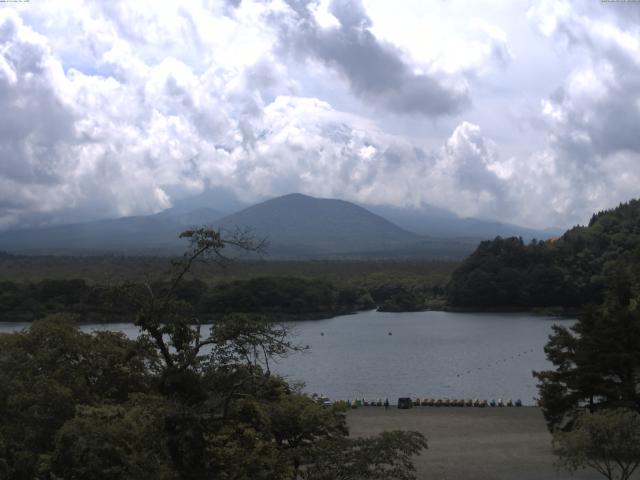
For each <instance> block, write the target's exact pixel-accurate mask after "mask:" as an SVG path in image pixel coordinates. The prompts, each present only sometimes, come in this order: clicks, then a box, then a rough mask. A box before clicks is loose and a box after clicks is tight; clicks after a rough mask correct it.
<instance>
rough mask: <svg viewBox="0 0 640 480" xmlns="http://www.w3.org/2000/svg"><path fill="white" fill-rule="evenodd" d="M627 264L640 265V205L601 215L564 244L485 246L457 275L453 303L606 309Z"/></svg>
mask: <svg viewBox="0 0 640 480" xmlns="http://www.w3.org/2000/svg"><path fill="white" fill-rule="evenodd" d="M623 264H640V200H632V201H630V202H628V203H624V204H621V205H619V206H618V207H617V208H615V209H612V210H607V211H603V212H599V213H597V214H595V215H593V217H592V218H591V221H590V222H589V225H588V226H586V227H582V226H577V227H574V228H572V229H570V230H568V231H567V232H566V233H565V234H564V235H562V237H560V238H558V239H551V240H547V241H544V242H539V241H535V240H534V241H532V242H531V243H529V244H525V243H524V242H523V240H522V239H521V238H500V237H498V238H496V239H495V240H491V241H485V242H482V243H481V244H480V245H479V246H478V248H477V249H476V251H475V252H474V253H473V254H471V255H470V256H469V257H468V258H467V259H466V260H465V261H464V262H462V264H461V265H460V266H459V267H458V268H457V269H456V270H455V271H454V273H453V274H452V278H451V282H450V283H449V286H448V292H447V301H448V303H449V304H450V305H453V306H457V307H482V308H489V309H490V308H504V307H516V308H531V307H564V308H570V309H575V308H579V307H583V306H584V305H587V304H589V303H594V304H600V303H602V301H603V300H604V295H605V292H606V279H607V277H609V276H611V275H612V274H614V273H615V271H616V270H617V269H618V266H619V265H623Z"/></svg>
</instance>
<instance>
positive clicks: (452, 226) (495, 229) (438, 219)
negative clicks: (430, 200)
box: [363, 205, 562, 240]
mask: <svg viewBox="0 0 640 480" xmlns="http://www.w3.org/2000/svg"><path fill="white" fill-rule="evenodd" d="M363 206H364V207H365V208H367V209H368V210H370V211H372V212H373V213H376V214H378V215H381V216H382V217H384V218H386V219H387V220H389V221H391V222H393V223H395V224H396V225H398V226H400V227H402V228H404V229H406V230H409V231H410V232H414V233H417V234H419V235H426V236H429V237H436V238H468V239H477V240H486V239H490V238H495V237H498V236H501V237H522V238H523V239H525V240H532V239H534V238H535V239H538V240H546V239H547V238H551V237H557V236H560V235H561V234H562V231H561V230H557V229H545V230H535V229H532V228H526V227H520V226H518V225H512V224H510V223H502V222H496V221H490V220H480V219H477V218H460V217H458V216H457V215H455V214H454V213H451V212H450V211H448V210H445V209H444V208H437V207H431V206H426V207H421V208H411V207H404V208H401V207H393V206H388V205H375V206H374V205H372V206H369V205H363Z"/></svg>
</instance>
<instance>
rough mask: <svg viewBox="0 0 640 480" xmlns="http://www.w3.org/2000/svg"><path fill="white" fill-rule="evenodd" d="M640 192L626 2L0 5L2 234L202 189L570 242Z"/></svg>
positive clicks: (293, 0)
mask: <svg viewBox="0 0 640 480" xmlns="http://www.w3.org/2000/svg"><path fill="white" fill-rule="evenodd" d="M639 186H640V3H636V2H628V1H627V2H614V1H599V0H576V1H567V0H535V1H534V0H532V1H525V0H513V1H509V2H505V1H503V0H474V1H473V2H469V1H467V0H430V1H429V0H395V1H393V2H390V1H388V0H218V1H213V0H202V1H185V0H181V1H174V2H171V1H166V2H158V1H153V0H136V1H131V0H129V1H119V0H109V1H106V0H105V1H80V0H65V1H51V2H44V1H38V0H31V1H28V2H26V1H25V2H22V3H15V2H14V3H12V2H2V3H0V229H10V228H16V227H24V226H31V225H39V224H50V223H64V222H73V221H81V220H87V219H94V218H108V217H118V216H127V215H135V214H150V213H154V212H158V211H160V210H162V209H165V208H168V207H170V206H171V205H172V203H173V202H175V201H177V200H179V199H181V198H184V197H188V196H192V195H196V194H198V193H200V192H202V191H203V190H205V189H216V188H225V189H230V190H232V191H233V192H234V193H235V194H236V195H237V196H238V197H239V198H240V199H241V200H243V201H245V202H255V201H259V200H261V199H265V198H268V197H272V196H277V195H282V194H287V193H291V192H301V193H306V194H309V195H314V196H318V197H326V198H342V199H345V200H351V201H357V202H361V203H365V204H377V205H395V206H402V207H411V208H418V207H421V206H425V205H431V206H436V207H442V208H446V209H448V210H450V211H452V212H454V213H456V214H458V215H460V216H462V217H478V218H485V219H497V220H501V221H507V222H512V223H516V224H520V225H524V226H530V227H537V228H542V227H551V226H554V227H569V226H571V225H575V224H578V223H581V224H582V223H585V222H587V221H588V220H589V218H590V216H591V214H592V213H593V212H595V211H598V210H601V209H604V208H611V207H614V206H616V205H617V204H618V203H620V202H623V201H627V200H630V199H631V198H634V197H637V196H638V193H639ZM211 207H212V208H215V205H212V206H211Z"/></svg>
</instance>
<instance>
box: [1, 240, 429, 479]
mask: <svg viewBox="0 0 640 480" xmlns="http://www.w3.org/2000/svg"><path fill="white" fill-rule="evenodd" d="M183 237H186V238H188V239H190V241H191V247H190V249H189V250H188V252H187V253H186V254H185V256H184V257H183V258H182V259H181V260H180V261H177V262H174V264H173V266H172V271H171V273H170V275H169V281H168V282H167V281H163V282H159V283H156V284H154V283H148V284H145V285H133V284H129V285H124V286H122V287H121V288H119V289H118V290H117V298H118V301H121V302H123V301H126V302H130V303H131V304H133V305H135V306H136V308H137V309H138V312H139V313H138V316H137V318H136V325H138V327H139V328H140V330H141V333H142V334H141V335H140V336H139V337H138V338H137V339H136V340H131V339H128V338H126V337H125V336H124V335H123V334H120V333H114V332H98V333H93V334H88V333H83V332H82V331H81V330H80V329H79V328H78V327H77V324H76V321H77V320H78V319H77V318H72V317H70V316H69V315H54V316H50V317H48V318H46V319H44V320H40V321H36V322H34V323H33V324H32V326H31V327H30V328H29V329H27V330H25V331H22V332H18V333H12V334H3V335H0V478H10V479H15V480H23V479H24V480H27V479H29V480H32V479H42V480H44V479H50V480H54V479H55V480H60V479H64V480H75V479H87V478H91V479H96V480H101V479H104V480H107V479H109V480H116V479H118V480H119V479H126V480H129V479H130V480H133V479H136V480H137V479H140V478H157V479H162V480H164V479H167V480H168V479H185V480H191V479H193V480H196V479H198V480H200V479H212V478H216V479H237V480H241V479H247V480H248V479H258V480H259V479H265V480H266V479H269V480H278V479H308V480H316V479H318V480H319V479H329V478H332V479H333V478H335V479H345V480H347V479H350V480H351V479H353V480H358V479H382V478H398V479H412V478H415V475H414V468H413V464H412V462H411V457H412V456H413V455H416V454H418V453H420V452H421V451H422V450H423V449H425V448H426V447H427V444H426V440H425V439H424V437H423V436H422V435H421V434H419V433H416V432H399V431H398V432H385V433H383V434H381V435H380V436H377V437H373V438H363V439H352V438H349V437H348V431H347V427H346V421H345V417H344V415H343V413H342V412H340V411H339V410H338V409H337V408H332V409H326V408H323V407H321V406H320V405H318V404H317V403H316V402H314V401H313V400H312V399H310V398H309V397H307V396H305V395H303V394H301V393H300V392H299V391H297V390H296V389H295V388H292V387H291V386H290V385H288V384H287V383H286V382H285V381H284V380H283V379H282V378H279V377H278V376H276V375H272V374H271V371H270V362H271V361H272V360H273V359H274V358H276V357H278V356H282V355H286V354H287V353H288V352H291V351H292V350H295V349H296V347H295V346H294V345H292V344H291V343H290V341H289V340H288V338H287V331H286V329H285V328H283V327H282V326H279V325H276V324H273V323H270V322H267V321H265V320H264V319H262V318H258V317H250V316H246V315H230V316H228V317H226V318H225V320H224V321H221V322H217V323H216V324H214V325H213V326H211V327H210V328H209V331H208V332H207V333H204V332H202V325H200V323H199V321H198V318H197V316H195V313H194V311H193V310H192V307H191V305H190V303H189V302H186V301H184V300H180V299H179V296H178V295H177V294H176V292H178V290H179V287H180V285H181V283H182V282H183V280H185V279H186V278H187V276H188V275H189V272H190V270H191V268H192V266H193V265H194V264H195V263H196V262H198V261H200V260H202V259H205V258H207V257H209V258H211V259H213V260H214V261H216V262H223V261H225V257H224V256H223V255H222V250H223V249H224V248H228V247H237V248H240V249H243V250H252V249H257V248H259V247H260V246H259V245H256V244H255V243H253V242H252V241H251V239H250V238H249V237H248V236H245V235H242V234H240V235H235V236H233V237H231V238H229V239H224V238H222V237H221V236H220V234H219V233H218V232H215V231H212V230H208V229H198V230H192V231H188V232H185V233H184V234H183ZM157 285H161V286H160V287H157Z"/></svg>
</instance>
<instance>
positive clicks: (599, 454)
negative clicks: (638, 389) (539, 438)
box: [553, 409, 640, 480]
mask: <svg viewBox="0 0 640 480" xmlns="http://www.w3.org/2000/svg"><path fill="white" fill-rule="evenodd" d="M553 442H554V447H555V451H556V454H557V455H558V459H559V461H558V464H559V466H560V467H562V468H564V469H566V470H568V471H570V472H571V473H574V472H576V471H577V470H579V469H583V468H587V467H589V468H592V469H594V470H596V471H597V472H599V473H600V474H602V475H603V476H604V477H606V478H607V479H609V480H627V479H629V478H631V475H633V472H635V470H636V469H637V468H638V465H640V415H639V414H638V413H637V412H635V411H633V410H627V409H616V410H602V411H599V412H596V413H583V414H582V415H580V416H579V417H578V418H577V420H576V422H575V425H574V428H573V429H572V430H571V431H569V432H562V431H560V432H556V434H555V435H554V438H553Z"/></svg>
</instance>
